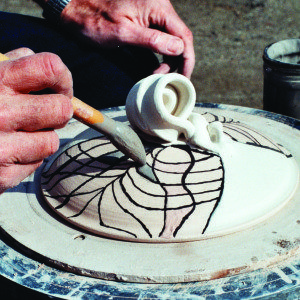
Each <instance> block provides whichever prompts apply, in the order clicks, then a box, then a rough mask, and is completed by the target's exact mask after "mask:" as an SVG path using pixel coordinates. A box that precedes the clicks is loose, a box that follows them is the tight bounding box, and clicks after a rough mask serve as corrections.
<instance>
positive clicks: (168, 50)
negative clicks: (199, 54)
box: [61, 0, 195, 78]
mask: <svg viewBox="0 0 300 300" xmlns="http://www.w3.org/2000/svg"><path fill="white" fill-rule="evenodd" d="M61 17H62V22H63V23H65V24H67V25H69V26H71V28H72V29H73V30H74V29H75V31H76V32H78V31H79V32H80V33H81V34H83V36H85V37H88V38H89V39H91V40H92V41H93V42H96V43H97V44H99V45H101V46H106V47H116V46H122V45H133V46H139V47H144V48H148V49H151V50H152V51H154V52H156V53H159V54H162V55H163V56H164V58H165V60H164V62H163V63H162V64H161V65H160V67H159V68H158V69H157V70H156V71H155V73H163V74H165V73H168V72H170V71H172V70H174V69H178V72H179V73H181V74H183V75H185V76H187V77H188V78H190V76H191V74H192V71H193V68H194V64H195V54H194V47H193V35H192V33H191V31H190V30H189V29H188V28H187V26H186V25H185V24H184V23H183V21H182V20H181V19H180V18H179V16H178V15H177V13H176V12H175V10H174V8H173V7H172V5H171V3H170V1H169V0H118V1H111V0H85V1H83V0H72V1H71V2H70V3H69V4H68V5H67V6H66V7H65V9H64V10H63V12H62V15H61Z"/></svg>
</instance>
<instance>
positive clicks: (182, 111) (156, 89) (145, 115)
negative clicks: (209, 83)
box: [126, 73, 196, 142]
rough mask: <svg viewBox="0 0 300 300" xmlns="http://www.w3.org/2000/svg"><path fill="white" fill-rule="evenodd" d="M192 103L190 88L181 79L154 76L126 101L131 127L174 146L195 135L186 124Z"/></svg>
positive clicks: (168, 76) (192, 128)
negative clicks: (174, 143) (179, 140)
mask: <svg viewBox="0 0 300 300" xmlns="http://www.w3.org/2000/svg"><path fill="white" fill-rule="evenodd" d="M195 103H196V92H195V88H194V86H193V84H192V83H191V82H190V80H189V79H188V78H186V77H185V76H183V75H180V74H176V73H170V74H166V75H161V74H155V75H151V76H149V77H146V78H144V79H142V80H141V81H139V82H138V83H137V84H136V85H135V86H134V87H133V88H132V89H131V91H130V93H129V94H128V97H127V100H126V113H127V117H128V120H129V122H130V123H131V125H132V126H133V127H134V128H136V129H138V130H140V131H141V132H143V133H144V134H146V135H148V136H151V137H155V138H157V137H158V138H160V139H162V140H164V141H166V142H175V141H177V140H178V139H179V138H180V136H182V135H184V139H190V138H191V137H192V136H193V135H194V132H195V127H194V125H193V124H192V123H191V122H190V121H189V120H188V118H189V116H190V114H191V113H192V110H193V109H194V107H195Z"/></svg>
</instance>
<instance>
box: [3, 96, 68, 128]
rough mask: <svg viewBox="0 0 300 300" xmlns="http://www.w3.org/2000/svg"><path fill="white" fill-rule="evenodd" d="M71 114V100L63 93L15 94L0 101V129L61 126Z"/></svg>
mask: <svg viewBox="0 0 300 300" xmlns="http://www.w3.org/2000/svg"><path fill="white" fill-rule="evenodd" d="M72 115H73V106H72V102H71V100H70V99H69V98H68V97H66V96H64V95H57V94H50V95H28V94H26V95H15V96H7V97H6V102H5V103H1V102H0V124H1V125H0V129H1V131H3V132H13V131H18V130H24V131H36V130H41V129H45V128H54V129H58V128H62V127H63V126H64V125H66V124H67V122H68V121H69V120H70V118H71V117H72Z"/></svg>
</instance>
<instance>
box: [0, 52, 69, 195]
mask: <svg viewBox="0 0 300 300" xmlns="http://www.w3.org/2000/svg"><path fill="white" fill-rule="evenodd" d="M6 56H8V57H9V58H10V60H9V61H3V62H1V63H0V193H3V192H4V191H5V190H6V189H8V188H11V187H13V186H16V185H17V184H19V183H20V182H21V181H22V180H23V179H25V178H26V177H27V176H28V175H30V174H31V173H32V172H34V171H35V169H36V168H38V167H39V166H40V165H41V164H42V162H43V159H44V158H46V157H47V156H49V155H51V154H53V153H54V152H55V151H56V150H57V149H58V146H59V138H58V136H57V134H56V133H55V131H54V129H57V128H61V127H63V126H64V125H65V124H66V123H67V122H68V120H69V119H70V118H71V116H72V114H73V108H72V104H71V97H72V95H73V89H72V77H71V74H70V72H69V71H68V69H67V67H66V66H65V65H64V64H63V63H62V61H61V60H60V59H59V58H58V57H57V56H56V55H54V54H50V53H40V54H33V52H32V51H31V50H29V49H24V48H22V49H18V50H15V51H12V52H9V53H7V54H6ZM46 88H47V89H50V90H51V92H53V94H48V95H46V94H43V95H33V94H29V93H30V92H38V91H42V90H44V89H46Z"/></svg>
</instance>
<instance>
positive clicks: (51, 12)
mask: <svg viewBox="0 0 300 300" xmlns="http://www.w3.org/2000/svg"><path fill="white" fill-rule="evenodd" d="M70 1H71V0H47V1H46V3H45V5H44V11H43V16H44V17H45V18H46V19H49V20H51V21H55V22H58V21H59V20H60V16H61V13H62V11H63V10H64V8H65V7H66V6H67V4H68V3H69V2H70Z"/></svg>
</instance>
